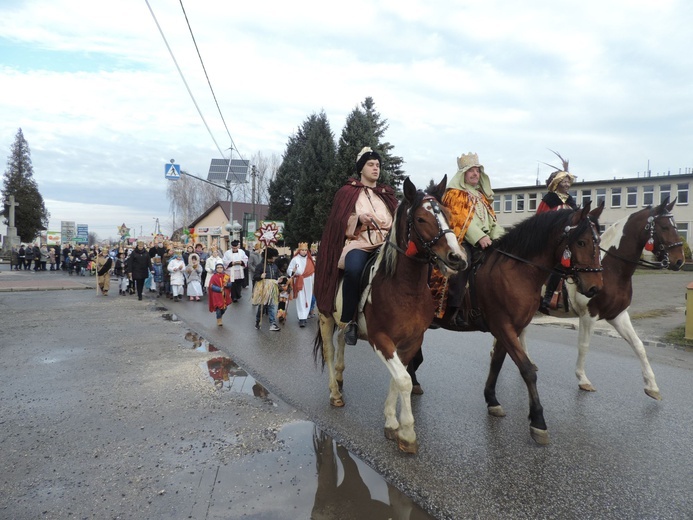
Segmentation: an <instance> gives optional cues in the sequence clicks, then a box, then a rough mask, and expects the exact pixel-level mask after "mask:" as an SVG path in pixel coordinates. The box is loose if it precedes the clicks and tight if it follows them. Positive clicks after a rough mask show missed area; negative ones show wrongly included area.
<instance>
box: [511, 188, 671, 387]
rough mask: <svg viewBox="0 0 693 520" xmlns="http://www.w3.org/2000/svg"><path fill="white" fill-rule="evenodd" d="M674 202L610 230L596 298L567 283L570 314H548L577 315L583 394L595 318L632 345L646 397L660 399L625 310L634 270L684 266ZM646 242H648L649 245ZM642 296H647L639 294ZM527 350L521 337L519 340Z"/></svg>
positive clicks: (558, 312) (604, 239)
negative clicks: (646, 254) (646, 255)
mask: <svg viewBox="0 0 693 520" xmlns="http://www.w3.org/2000/svg"><path fill="white" fill-rule="evenodd" d="M675 203H676V200H674V201H673V202H671V203H669V199H667V200H666V201H664V202H663V203H662V204H660V205H659V206H657V207H656V208H652V207H647V208H645V209H642V210H640V211H636V212H635V213H633V214H632V215H630V216H628V217H626V218H623V219H621V220H619V221H617V222H615V223H614V224H613V225H611V226H609V227H608V228H607V229H606V231H604V233H603V234H602V236H601V248H602V251H603V255H602V256H603V257H602V267H603V268H604V273H603V277H604V288H603V289H602V290H601V291H600V292H599V294H597V295H596V296H594V297H592V298H590V297H588V296H585V295H582V294H578V292H577V291H576V290H575V287H574V286H573V285H570V284H568V285H567V289H568V303H569V310H568V312H567V313H566V312H565V311H562V310H560V309H559V310H556V311H551V315H552V316H560V317H573V316H576V315H577V316H579V318H580V325H579V332H578V358H577V364H576V367H575V375H576V376H577V378H578V386H579V387H580V389H582V390H586V391H588V392H594V391H595V388H594V387H593V386H592V383H591V382H590V380H589V379H587V374H586V373H585V358H586V357H587V353H588V352H589V348H590V338H591V337H592V333H593V332H594V326H595V324H596V322H597V320H606V321H607V322H608V323H609V324H610V325H611V326H613V327H614V328H615V329H616V331H617V332H618V333H619V334H620V335H621V337H622V338H623V339H625V340H626V341H627V342H628V344H629V345H630V346H631V348H632V349H633V351H634V352H635V355H636V356H638V359H639V360H640V365H641V368H642V377H643V380H644V382H645V393H646V394H647V395H649V396H650V397H652V398H653V399H658V400H659V399H661V394H660V393H659V387H658V386H657V382H656V381H655V376H654V372H653V371H652V367H651V366H650V362H649V361H648V359H647V353H646V352H645V347H644V346H643V343H642V341H641V340H640V338H639V337H638V335H637V334H636V332H635V329H634V328H633V324H632V323H631V321H630V314H628V307H630V302H631V299H632V297H633V283H632V278H633V273H634V272H635V269H636V267H638V266H643V267H647V268H650V269H671V270H673V271H678V270H679V269H681V268H682V267H683V264H684V262H685V258H684V253H683V242H682V241H681V238H680V237H679V234H678V231H677V229H676V222H675V221H674V216H673V215H672V214H671V210H672V208H673V207H674V204H675ZM648 243H649V244H651V245H650V246H648ZM643 249H650V250H651V251H652V253H653V254H654V257H655V260H656V261H655V262H650V261H646V260H643V259H641V257H642V252H643ZM643 296H646V295H643ZM520 342H521V343H522V344H523V346H525V345H526V344H525V333H524V332H523V333H522V335H521V336H520Z"/></svg>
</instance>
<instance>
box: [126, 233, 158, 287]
mask: <svg viewBox="0 0 693 520" xmlns="http://www.w3.org/2000/svg"><path fill="white" fill-rule="evenodd" d="M129 267H130V274H131V275H132V280H133V282H135V288H136V289H137V299H138V300H141V299H142V290H143V289H144V281H145V280H146V279H147V277H148V276H149V273H150V272H151V273H153V272H154V271H153V269H152V259H151V257H150V256H149V252H148V251H147V250H146V249H145V248H144V242H143V241H141V240H139V241H138V242H137V247H136V248H135V250H134V251H133V252H132V254H131V255H130V265H129Z"/></svg>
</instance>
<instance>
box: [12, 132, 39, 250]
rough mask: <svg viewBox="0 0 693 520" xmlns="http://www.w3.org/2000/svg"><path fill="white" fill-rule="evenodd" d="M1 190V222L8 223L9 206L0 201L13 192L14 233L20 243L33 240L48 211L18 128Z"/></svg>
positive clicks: (28, 151)
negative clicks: (15, 230) (15, 229)
mask: <svg viewBox="0 0 693 520" xmlns="http://www.w3.org/2000/svg"><path fill="white" fill-rule="evenodd" d="M2 192H3V199H2V200H3V214H4V216H5V217H6V218H5V221H4V222H5V223H6V224H7V223H9V220H8V219H9V216H10V214H9V206H8V205H7V204H6V203H5V202H4V201H7V200H8V197H9V196H10V195H14V199H15V202H17V203H18V204H19V206H16V207H15V210H14V215H15V226H16V227H17V236H19V237H20V239H21V240H22V242H31V241H33V240H34V238H36V236H37V235H38V234H39V231H40V230H42V229H46V228H47V226H48V219H49V217H50V213H48V211H47V210H46V205H45V204H44V202H43V197H42V196H41V193H39V190H38V185H37V184H36V181H35V180H34V167H33V166H32V164H31V151H30V150H29V144H28V143H27V142H26V139H24V134H23V133H22V129H21V128H20V129H19V130H18V131H17V135H16V136H15V140H14V143H13V144H12V148H11V151H10V156H9V157H8V160H7V170H5V177H4V180H3V189H2Z"/></svg>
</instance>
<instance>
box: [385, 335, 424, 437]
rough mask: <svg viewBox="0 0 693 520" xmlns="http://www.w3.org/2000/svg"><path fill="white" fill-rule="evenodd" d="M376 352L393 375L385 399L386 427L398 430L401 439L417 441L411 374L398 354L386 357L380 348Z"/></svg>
mask: <svg viewBox="0 0 693 520" xmlns="http://www.w3.org/2000/svg"><path fill="white" fill-rule="evenodd" d="M375 353H376V354H377V356H378V357H379V358H380V359H381V360H382V362H383V363H385V366H386V367H387V369H388V371H389V372H390V375H391V376H392V378H391V379H390V387H389V390H388V393H387V398H386V399H385V410H384V413H385V428H388V429H392V430H398V432H397V434H398V436H399V438H400V439H402V440H404V441H406V442H408V443H414V442H416V432H415V431H414V414H413V413H412V411H411V389H412V383H411V376H410V375H409V373H408V372H407V367H406V366H404V365H403V364H402V361H401V360H400V359H399V356H398V355H396V354H395V355H394V356H393V357H392V359H385V356H383V354H382V352H380V351H379V350H377V349H376V350H375ZM398 397H399V399H400V404H401V406H400V412H399V421H398V420H397V398H398Z"/></svg>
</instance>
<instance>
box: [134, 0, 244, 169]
mask: <svg viewBox="0 0 693 520" xmlns="http://www.w3.org/2000/svg"><path fill="white" fill-rule="evenodd" d="M144 1H145V3H146V4H147V8H148V9H149V12H150V13H151V15H152V18H153V19H154V23H155V24H156V27H157V29H158V30H159V34H161V38H162V39H163V40H164V44H165V45H166V48H167V49H168V53H169V54H170V55H171V59H172V60H173V63H174V65H175V66H176V69H177V70H178V74H179V75H180V78H181V79H182V80H183V84H184V85H185V88H186V90H187V91H188V94H189V95H190V99H192V102H193V104H194V105H195V108H196V109H197V113H198V114H199V115H200V118H201V119H202V122H203V123H204V125H205V128H207V132H208V133H209V136H210V137H211V138H212V141H214V145H215V146H216V147H217V150H218V151H219V155H221V156H222V157H224V152H222V151H221V147H220V146H219V144H218V143H217V141H216V139H215V138H214V135H213V134H212V130H211V129H210V128H209V125H208V124H207V121H206V120H205V117H204V116H203V115H202V111H201V110H200V107H199V105H198V104H197V101H196V100H195V96H194V95H193V93H192V91H191V90H190V87H189V86H188V82H187V81H186V79H185V76H184V75H183V71H182V70H181V68H180V66H179V65H178V61H177V60H176V57H175V56H174V54H173V51H172V50H171V46H170V45H169V44H168V40H167V39H166V35H165V34H164V31H163V30H162V29H161V25H159V21H158V20H157V18H156V15H155V14H154V11H153V9H152V7H151V5H149V0H144ZM186 20H187V17H186ZM188 27H189V26H188ZM198 55H199V52H198ZM205 75H206V71H205ZM210 88H211V85H210ZM215 101H216V97H215ZM218 106H219V105H218V104H217V107H218ZM222 120H223V117H222ZM224 126H225V127H226V122H224ZM226 131H227V133H228V128H227V129H226ZM230 137H231V135H230V134H229V138H230ZM231 143H232V145H233V148H234V149H235V144H233V140H232V141H231ZM236 151H238V150H236ZM229 160H230V156H229Z"/></svg>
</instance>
